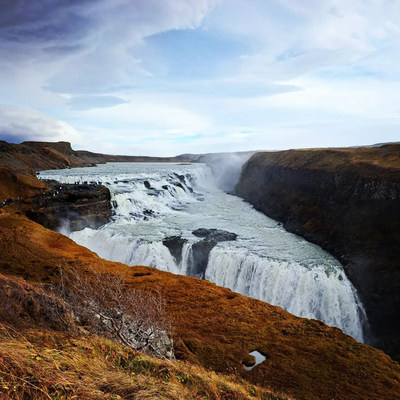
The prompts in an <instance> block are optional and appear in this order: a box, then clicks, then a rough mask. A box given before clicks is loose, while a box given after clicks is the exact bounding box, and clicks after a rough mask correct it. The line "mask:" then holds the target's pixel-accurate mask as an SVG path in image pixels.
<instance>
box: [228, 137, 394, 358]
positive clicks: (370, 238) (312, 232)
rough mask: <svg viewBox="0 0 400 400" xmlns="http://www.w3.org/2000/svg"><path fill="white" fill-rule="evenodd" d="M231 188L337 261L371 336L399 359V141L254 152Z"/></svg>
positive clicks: (372, 341) (371, 338) (373, 340)
mask: <svg viewBox="0 0 400 400" xmlns="http://www.w3.org/2000/svg"><path fill="white" fill-rule="evenodd" d="M236 193H237V194H238V195H239V196H241V197H243V198H244V199H245V200H247V201H249V202H250V203H251V204H253V205H254V207H255V208H256V209H258V210H261V211H263V212H264V213H265V214H266V215H268V216H270V217H272V218H274V219H277V220H279V221H281V222H282V223H283V225H284V226H285V228H286V229H287V230H289V231H291V232H294V233H297V234H299V235H301V236H303V237H305V238H306V239H307V240H309V241H311V242H313V243H316V244H318V245H320V246H322V247H323V248H324V249H326V250H327V251H329V252H330V253H331V254H333V255H334V256H336V257H337V258H338V259H339V260H340V261H341V262H342V263H343V264H344V266H345V269H346V273H347V275H348V277H349V278H350V280H351V281H352V283H353V284H354V286H355V287H356V288H357V291H358V293H359V295H360V297H361V300H362V301H363V304H364V306H365V308H366V311H367V316H368V319H369V323H370V327H371V337H370V342H371V343H374V344H375V345H376V346H377V347H380V348H382V349H384V350H385V351H387V352H389V354H391V355H392V356H393V357H395V358H396V359H400V342H399V337H400V268H399V259H400V235H399V232H400V144H387V145H381V146H376V147H364V148H362V147H361V148H343V149H342V148H340V149H310V150H307V149H306V150H290V151H282V152H270V153H257V154H255V155H254V156H253V157H252V158H251V159H250V160H249V161H248V162H247V163H246V164H245V166H244V167H243V171H242V175H241V177H240V181H239V183H238V185H237V187H236Z"/></svg>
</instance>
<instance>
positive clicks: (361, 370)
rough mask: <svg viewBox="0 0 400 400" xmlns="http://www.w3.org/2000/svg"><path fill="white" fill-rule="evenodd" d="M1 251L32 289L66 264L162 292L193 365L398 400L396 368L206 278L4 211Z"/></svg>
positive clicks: (315, 395)
mask: <svg viewBox="0 0 400 400" xmlns="http://www.w3.org/2000/svg"><path fill="white" fill-rule="evenodd" d="M0 254H1V255H2V256H1V258H0V272H2V273H4V274H7V275H17V276H21V277H23V278H24V279H26V280H27V281H29V282H32V283H35V285H43V284H44V283H46V282H50V281H52V280H56V279H57V276H58V274H57V268H58V266H59V265H65V264H68V265H70V266H73V268H77V269H79V270H87V271H89V273H90V271H91V270H93V269H95V268H97V267H98V266H99V265H102V266H103V267H104V268H106V269H107V270H109V271H113V272H115V273H126V274H127V275H128V282H129V284H130V285H132V287H135V288H138V287H141V288H148V289H152V288H153V289H154V287H160V288H161V289H162V292H163V293H164V295H165V297H166V300H167V303H168V309H169V312H170V315H171V318H173V322H174V327H175V333H174V336H175V343H176V344H177V349H176V353H177V355H178V356H179V358H181V359H185V360H187V361H189V362H191V363H193V364H197V365H201V366H203V367H207V368H211V369H213V370H215V371H218V372H222V373H233V374H235V375H237V376H239V377H242V378H245V379H247V380H248V381H249V382H251V383H253V384H259V385H260V386H264V387H267V388H272V389H273V390H275V391H278V392H284V393H287V394H289V395H291V396H294V397H296V398H299V399H332V398H335V399H396V398H398V393H400V367H399V364H397V363H396V362H394V361H392V360H391V359H390V358H389V357H388V356H386V355H385V354H384V353H383V352H381V351H379V350H376V349H374V348H371V347H369V346H365V345H362V344H360V343H358V342H356V341H355V340H353V339H352V338H350V337H349V336H347V335H344V334H343V333H342V332H341V331H340V330H339V329H336V328H329V327H327V326H326V325H324V324H323V323H321V322H317V321H313V320H307V319H301V318H296V317H294V316H292V315H291V314H289V313H287V312H285V311H284V310H282V309H280V308H279V307H273V306H270V305H268V304H266V303H263V302H261V301H258V300H254V299H249V298H246V297H244V296H241V295H239V294H235V293H232V292H231V291H230V290H228V289H224V288H220V287H217V286H216V285H214V284H212V283H210V282H207V281H201V280H198V279H195V278H189V277H184V276H176V275H172V274H169V273H165V272H162V271H158V270H155V269H152V268H148V267H141V266H137V267H127V266H125V265H123V264H119V263H112V262H108V261H105V260H102V259H100V258H98V257H97V256H96V255H95V254H94V253H92V252H90V251H88V250H87V249H84V248H82V247H80V246H77V245H76V244H74V243H73V242H72V241H71V240H69V239H68V238H66V237H64V236H62V235H60V234H57V233H55V232H52V231H49V230H46V229H45V228H43V227H41V226H40V225H37V224H35V223H33V222H31V221H29V220H28V219H26V218H25V217H23V216H21V215H16V214H15V213H8V212H7V209H6V210H3V213H2V214H1V215H0ZM82 340H86V339H82ZM255 349H257V350H259V351H261V352H262V353H264V354H265V355H266V357H267V359H266V361H264V362H263V363H262V364H261V365H259V366H257V367H255V368H254V369H253V370H252V371H251V372H245V371H244V370H243V368H242V361H244V360H245V359H246V358H247V355H248V353H249V352H250V351H252V350H255Z"/></svg>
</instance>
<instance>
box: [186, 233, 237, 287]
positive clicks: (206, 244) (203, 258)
mask: <svg viewBox="0 0 400 400" xmlns="http://www.w3.org/2000/svg"><path fill="white" fill-rule="evenodd" d="M192 234H193V235H194V236H197V237H201V238H203V239H202V240H200V241H199V242H197V243H194V244H193V245H192V256H193V259H192V265H191V267H190V271H189V275H190V276H195V277H197V278H202V279H204V277H205V272H206V269H207V264H208V257H209V255H210V251H211V250H212V249H213V248H214V247H215V246H216V244H217V243H218V242H226V241H229V240H236V237H237V235H236V234H235V233H232V232H227V231H223V230H220V229H206V228H200V229H196V230H194V231H193V232H192Z"/></svg>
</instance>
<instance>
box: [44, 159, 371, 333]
mask: <svg viewBox="0 0 400 400" xmlns="http://www.w3.org/2000/svg"><path fill="white" fill-rule="evenodd" d="M40 175H41V177H42V178H43V179H56V180H58V181H61V182H64V183H74V182H83V181H88V182H90V181H94V182H101V183H103V184H104V185H106V186H107V187H108V188H109V189H110V192H111V196H112V204H113V208H114V210H113V217H112V220H111V222H110V223H108V224H106V225H104V226H103V227H101V228H99V229H98V230H93V229H89V228H86V229H84V230H82V231H78V232H72V233H70V237H71V238H72V239H73V240H74V241H76V242H77V243H79V244H81V245H83V246H86V247H88V248H89V249H91V250H92V251H95V252H96V253H97V254H98V255H99V256H101V257H103V258H106V259H109V260H113V261H120V262H123V263H126V264H128V265H137V264H141V265H150V266H153V267H156V268H158V269H161V270H165V271H170V272H173V273H180V274H185V275H187V274H193V263H194V262H195V261H196V260H194V258H195V257H194V251H193V245H194V244H195V243H197V244H198V243H199V242H200V241H201V240H202V239H201V238H199V237H197V236H195V235H193V231H194V230H196V229H199V228H207V229H210V228H214V229H220V230H224V231H228V232H232V233H235V234H236V235H237V238H236V240H231V241H226V242H221V243H218V244H217V245H216V246H215V247H214V248H212V250H211V252H210V253H209V256H208V263H206V265H205V266H204V268H205V271H204V277H205V278H206V279H209V280H210V281H212V282H215V283H216V284H218V285H221V286H226V287H229V288H231V289H232V290H234V291H237V292H239V293H242V294H245V295H247V296H251V297H254V298H258V299H260V300H264V301H266V302H268V303H271V304H274V305H279V306H281V307H283V308H284V309H286V310H288V311H289V312H291V313H293V314H295V315H298V316H302V317H307V318H316V319H320V320H322V321H324V322H325V323H327V324H328V325H332V326H337V327H339V328H341V329H342V330H343V331H344V332H346V333H348V334H349V335H351V336H353V337H354V338H356V339H358V340H360V341H362V340H363V328H362V326H363V321H364V320H365V313H364V310H363V308H362V305H361V303H360V302H359V300H358V298H357V294H356V291H355V289H354V287H353V286H352V284H351V283H350V281H349V280H348V279H347V277H346V275H345V273H344V271H343V267H342V266H341V265H340V263H339V262H338V261H337V260H335V259H334V258H333V257H332V256H330V255H329V254H328V253H326V252H325V251H323V250H322V249H321V248H319V247H318V246H315V245H313V244H311V243H308V242H307V241H305V240H304V239H302V238H300V237H298V236H296V235H293V234H291V233H288V232H286V231H285V230H284V229H283V228H282V227H281V225H280V224H279V223H277V222H276V221H274V220H272V219H270V218H268V217H266V216H265V215H263V214H261V213H259V212H257V211H256V210H254V209H253V208H252V207H251V206H250V205H249V204H247V203H245V202H244V201H242V200H241V199H239V198H237V197H235V196H231V195H228V194H226V193H224V192H222V191H221V190H219V189H218V188H216V187H215V185H214V180H213V177H212V175H211V171H210V169H209V168H208V167H207V166H206V165H203V164H195V165H179V164H158V163H111V164H105V165H100V166H97V167H91V168H76V169H69V170H54V171H43V172H41V174H40ZM171 237H179V238H180V239H181V240H182V245H181V249H179V254H180V257H179V258H180V259H181V260H180V261H179V262H178V261H177V260H176V259H175V258H174V257H173V256H172V254H171V251H170V250H169V249H168V248H167V247H166V246H165V245H164V244H163V241H164V240H165V239H166V238H171ZM197 276H200V275H197Z"/></svg>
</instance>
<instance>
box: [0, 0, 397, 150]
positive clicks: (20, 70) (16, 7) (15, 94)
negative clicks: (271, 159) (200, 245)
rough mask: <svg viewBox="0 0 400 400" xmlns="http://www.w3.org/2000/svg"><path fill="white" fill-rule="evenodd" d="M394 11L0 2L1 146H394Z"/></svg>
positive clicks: (384, 5) (365, 5)
mask: <svg viewBox="0 0 400 400" xmlns="http://www.w3.org/2000/svg"><path fill="white" fill-rule="evenodd" d="M398 15H400V3H399V2H394V1H390V0H380V1H375V0H355V1H352V2H346V1H342V0H324V1H317V0H306V1H304V2H301V3H299V2H298V1H295V0H279V1H278V0H276V1H268V2H267V1H264V0H235V1H234V2H233V1H229V0H196V1H195V2H194V1H191V0H163V1H161V0H136V1H134V2H133V1H130V0H114V1H112V2H110V1H109V0H96V1H93V0H81V1H79V2H71V1H69V0H37V1H29V2H28V1H24V0H4V1H2V2H1V5H0V104H3V106H0V118H1V120H0V129H1V130H0V138H2V139H4V138H6V139H10V138H14V140H28V139H34V140H58V139H57V138H62V140H69V141H71V142H72V144H73V146H74V147H75V148H83V147H86V148H88V149H90V150H94V151H102V152H112V153H129V154H154V155H172V154H177V153H180V152H200V151H204V152H210V151H233V150H252V149H253V150H254V149H277V148H293V147H314V146H347V145H361V144H372V143H376V142H383V141H394V140H398V139H399V133H398V132H399V125H400V114H399V111H400V110H399V108H398V106H397V105H398V104H400V102H399V100H400V94H399V93H400V92H399V76H400V71H399V70H400V64H399V63H398V59H399V56H400V54H399V53H400V23H399V21H398ZM93 138H95V140H93ZM60 140H61V139H60Z"/></svg>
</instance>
